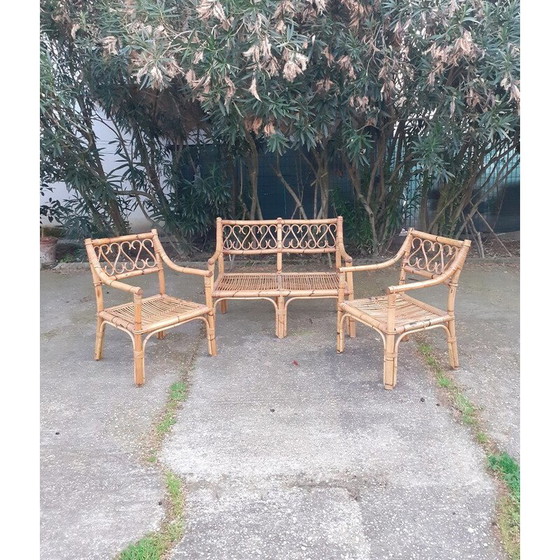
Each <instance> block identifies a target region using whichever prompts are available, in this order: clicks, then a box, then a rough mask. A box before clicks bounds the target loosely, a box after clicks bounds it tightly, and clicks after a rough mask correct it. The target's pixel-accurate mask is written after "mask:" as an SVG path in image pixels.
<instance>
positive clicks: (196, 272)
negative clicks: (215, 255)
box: [161, 254, 212, 276]
mask: <svg viewBox="0 0 560 560" xmlns="http://www.w3.org/2000/svg"><path fill="white" fill-rule="evenodd" d="M166 256H167V255H166ZM161 257H162V259H163V262H164V263H165V264H166V265H167V266H168V267H169V268H171V269H172V270H175V271H177V272H182V273H183V274H194V275H195V276H211V274H212V273H211V272H210V271H209V270H201V269H200V268H190V267H188V266H179V265H178V264H175V263H174V262H173V261H172V260H171V259H169V257H167V259H166V258H165V256H164V255H163V254H162V255H161Z"/></svg>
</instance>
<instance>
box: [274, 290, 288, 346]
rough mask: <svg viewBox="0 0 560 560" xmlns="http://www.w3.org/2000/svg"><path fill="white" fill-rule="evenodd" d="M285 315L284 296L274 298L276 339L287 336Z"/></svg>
mask: <svg viewBox="0 0 560 560" xmlns="http://www.w3.org/2000/svg"><path fill="white" fill-rule="evenodd" d="M286 315H287V313H286V300H285V298H284V296H278V297H277V298H276V336H277V337H278V338H285V337H286V335H287V334H288V329H287V325H286Z"/></svg>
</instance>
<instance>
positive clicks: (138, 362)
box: [134, 334, 144, 386]
mask: <svg viewBox="0 0 560 560" xmlns="http://www.w3.org/2000/svg"><path fill="white" fill-rule="evenodd" d="M134 383H136V385H138V386H140V385H144V346H143V344H142V335H139V334H135V335H134Z"/></svg>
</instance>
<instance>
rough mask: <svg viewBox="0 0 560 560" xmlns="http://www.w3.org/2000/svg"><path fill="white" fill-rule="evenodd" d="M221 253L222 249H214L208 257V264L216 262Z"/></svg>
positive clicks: (211, 264)
mask: <svg viewBox="0 0 560 560" xmlns="http://www.w3.org/2000/svg"><path fill="white" fill-rule="evenodd" d="M221 254H222V249H216V251H215V252H214V254H213V255H212V256H211V257H210V258H209V259H208V266H213V265H214V264H216V261H217V260H218V257H219V256H220V255H221Z"/></svg>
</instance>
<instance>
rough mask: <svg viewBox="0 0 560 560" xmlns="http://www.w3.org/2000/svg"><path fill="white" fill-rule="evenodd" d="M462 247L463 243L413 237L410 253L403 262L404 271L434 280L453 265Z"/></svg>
mask: <svg viewBox="0 0 560 560" xmlns="http://www.w3.org/2000/svg"><path fill="white" fill-rule="evenodd" d="M446 241H448V240H447V239H446ZM461 246H462V242H461V241H457V243H456V244H455V243H453V242H452V240H449V242H447V243H446V242H443V241H439V240H432V239H425V238H423V237H418V236H415V235H413V236H412V240H411V244H410V252H409V253H408V256H406V257H405V259H404V261H403V265H402V266H403V269H404V270H405V271H406V272H408V273H411V274H417V275H419V276H423V277H428V278H434V277H436V276H439V275H441V274H443V273H444V272H445V271H447V269H448V268H449V267H450V266H451V265H452V264H453V262H454V261H455V259H456V258H457V255H458V254H459V250H460V248H461Z"/></svg>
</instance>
